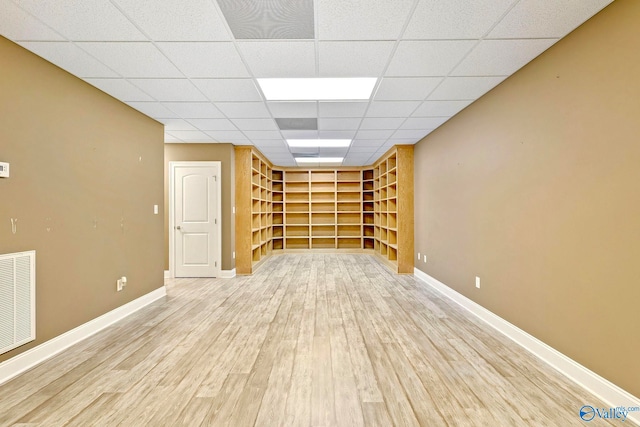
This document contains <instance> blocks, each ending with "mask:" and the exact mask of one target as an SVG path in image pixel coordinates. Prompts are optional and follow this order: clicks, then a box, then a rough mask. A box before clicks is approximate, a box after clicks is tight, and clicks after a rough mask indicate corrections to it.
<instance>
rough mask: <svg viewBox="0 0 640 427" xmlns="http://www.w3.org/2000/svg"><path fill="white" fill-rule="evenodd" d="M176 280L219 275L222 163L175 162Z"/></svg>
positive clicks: (174, 250) (174, 257) (173, 231)
mask: <svg viewBox="0 0 640 427" xmlns="http://www.w3.org/2000/svg"><path fill="white" fill-rule="evenodd" d="M171 172H172V178H173V180H172V181H173V183H172V185H173V221H171V222H170V223H171V224H172V225H173V230H172V233H173V236H172V237H173V239H172V241H173V243H174V244H173V255H174V256H173V263H172V265H173V266H174V267H175V268H174V272H173V273H174V276H175V277H218V276H219V275H220V179H219V176H220V162H172V164H171Z"/></svg>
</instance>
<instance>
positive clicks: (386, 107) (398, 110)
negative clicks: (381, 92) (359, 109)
mask: <svg viewBox="0 0 640 427" xmlns="http://www.w3.org/2000/svg"><path fill="white" fill-rule="evenodd" d="M418 105H420V102H419V101H374V102H372V103H371V105H370V106H369V110H368V111H367V117H407V116H409V115H411V113H412V112H413V110H415V109H416V108H417V107H418Z"/></svg>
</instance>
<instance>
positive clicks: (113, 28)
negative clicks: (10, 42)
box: [20, 0, 147, 41]
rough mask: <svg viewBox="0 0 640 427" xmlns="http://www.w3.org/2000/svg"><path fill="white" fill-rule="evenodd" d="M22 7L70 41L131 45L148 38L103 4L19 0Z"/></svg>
mask: <svg viewBox="0 0 640 427" xmlns="http://www.w3.org/2000/svg"><path fill="white" fill-rule="evenodd" d="M20 7H22V8H23V9H25V10H26V11H27V12H29V13H31V14H32V15H33V16H35V17H37V18H39V19H40V20H41V21H42V22H44V23H45V24H47V25H49V26H50V27H52V28H55V29H56V31H58V32H59V33H60V34H62V35H63V36H64V37H65V38H67V39H68V40H74V41H80V40H84V41H94V40H96V41H97V40H101V41H107V40H110V41H131V40H146V39H147V38H146V37H145V36H144V34H142V33H141V32H140V31H138V29H137V28H136V27H135V26H134V25H133V24H132V23H131V22H130V21H129V20H128V19H127V18H126V17H125V16H124V15H123V14H122V13H121V12H120V11H119V10H118V9H117V8H116V7H115V6H114V5H113V4H112V3H111V2H108V1H103V0H57V1H45V2H43V1H40V0H20Z"/></svg>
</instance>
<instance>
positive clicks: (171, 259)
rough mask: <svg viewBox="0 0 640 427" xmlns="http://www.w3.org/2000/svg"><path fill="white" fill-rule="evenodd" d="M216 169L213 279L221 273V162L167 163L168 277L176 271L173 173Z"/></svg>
mask: <svg viewBox="0 0 640 427" xmlns="http://www.w3.org/2000/svg"><path fill="white" fill-rule="evenodd" d="M215 166H217V167H218V177H217V178H216V180H215V189H216V193H217V194H218V198H217V199H218V200H217V202H216V206H217V209H216V212H215V215H216V218H218V221H217V224H216V226H215V227H216V228H215V231H216V235H217V236H218V238H217V239H216V241H215V242H214V247H215V249H216V259H214V261H215V262H216V263H217V275H216V276H215V277H220V274H221V272H222V206H221V205H222V192H221V189H222V185H221V184H220V183H221V181H222V162H220V161H211V162H210V161H177V162H169V230H167V231H168V233H169V277H170V278H175V277H176V276H175V271H176V257H175V237H174V231H175V214H174V212H175V208H176V207H175V200H174V196H175V172H176V168H178V167H215Z"/></svg>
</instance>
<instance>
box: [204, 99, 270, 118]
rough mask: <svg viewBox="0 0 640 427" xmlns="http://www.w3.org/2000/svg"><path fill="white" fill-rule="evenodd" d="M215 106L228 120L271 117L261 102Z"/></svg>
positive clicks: (225, 103)
mask: <svg viewBox="0 0 640 427" xmlns="http://www.w3.org/2000/svg"><path fill="white" fill-rule="evenodd" d="M215 105H216V107H218V109H219V110H220V111H222V112H223V113H224V115H225V116H227V117H229V118H230V119H249V118H268V117H271V114H270V113H269V110H267V107H265V105H264V103H263V102H217V103H216V104H215Z"/></svg>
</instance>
